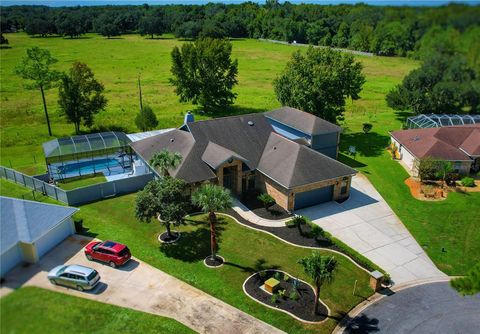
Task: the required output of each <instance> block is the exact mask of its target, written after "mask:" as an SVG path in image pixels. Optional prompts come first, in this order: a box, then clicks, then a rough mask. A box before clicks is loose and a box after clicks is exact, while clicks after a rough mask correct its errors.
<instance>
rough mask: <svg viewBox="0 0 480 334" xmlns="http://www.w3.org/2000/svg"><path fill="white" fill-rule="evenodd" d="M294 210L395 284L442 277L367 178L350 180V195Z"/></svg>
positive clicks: (359, 177) (361, 177)
mask: <svg viewBox="0 0 480 334" xmlns="http://www.w3.org/2000/svg"><path fill="white" fill-rule="evenodd" d="M295 213H297V214H301V215H305V216H307V217H310V218H311V219H312V220H313V221H314V222H315V223H316V224H318V225H319V226H321V227H322V228H323V229H325V230H326V231H328V232H330V233H332V234H333V236H335V237H336V238H338V239H340V240H342V241H343V242H345V243H346V244H347V245H349V246H350V247H352V248H353V249H355V250H356V251H358V252H360V253H361V254H363V255H364V256H365V257H367V258H369V259H370V260H372V261H373V262H374V263H376V264H377V265H379V266H380V267H382V268H383V269H384V270H386V271H387V272H388V273H389V274H390V275H391V277H392V280H393V282H394V284H397V285H398V284H406V283H408V284H410V283H414V282H418V281H424V280H428V279H433V278H445V277H446V275H445V274H444V273H442V272H441V271H440V270H438V269H437V267H436V266H435V264H434V263H433V262H432V261H431V260H430V258H429V257H428V256H427V254H426V253H425V252H424V250H423V249H422V247H420V245H419V244H418V243H417V241H416V240H415V239H414V238H413V236H412V235H411V234H410V233H409V232H408V230H407V228H406V227H405V226H404V225H403V224H402V222H401V221H400V220H399V219H398V217H397V216H396V215H395V213H394V212H393V211H392V209H391V208H390V207H389V206H388V204H387V203H386V202H385V200H384V199H383V198H382V196H381V195H380V194H379V193H378V192H377V190H376V189H375V188H374V187H373V185H372V184H371V183H370V181H368V179H367V178H366V177H365V176H363V175H361V174H359V175H356V176H355V177H354V178H353V180H352V190H351V196H350V198H349V199H348V200H347V201H345V202H344V203H342V204H338V203H336V202H329V203H324V204H320V205H316V206H313V207H310V208H306V209H302V210H298V211H296V212H295Z"/></svg>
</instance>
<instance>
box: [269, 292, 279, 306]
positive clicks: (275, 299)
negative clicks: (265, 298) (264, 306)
mask: <svg viewBox="0 0 480 334" xmlns="http://www.w3.org/2000/svg"><path fill="white" fill-rule="evenodd" d="M270 301H271V302H272V303H273V304H276V303H278V295H277V294H276V293H274V294H273V295H272V297H270Z"/></svg>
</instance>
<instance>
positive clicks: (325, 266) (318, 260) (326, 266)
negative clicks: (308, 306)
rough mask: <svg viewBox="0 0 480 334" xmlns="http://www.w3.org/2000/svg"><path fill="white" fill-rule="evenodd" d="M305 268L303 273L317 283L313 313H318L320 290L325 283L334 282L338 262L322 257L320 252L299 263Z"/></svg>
mask: <svg viewBox="0 0 480 334" xmlns="http://www.w3.org/2000/svg"><path fill="white" fill-rule="evenodd" d="M298 263H300V264H301V265H302V266H303V271H305V273H306V274H307V275H308V276H310V278H312V279H313V281H314V282H315V294H316V298H315V305H314V309H313V312H314V314H316V313H318V300H319V298H320V288H321V287H322V285H323V283H325V282H331V281H332V280H333V272H334V271H335V268H336V267H337V261H336V260H335V258H334V257H333V256H322V255H320V253H318V252H313V253H312V255H310V256H307V257H304V258H302V259H300V260H299V261H298Z"/></svg>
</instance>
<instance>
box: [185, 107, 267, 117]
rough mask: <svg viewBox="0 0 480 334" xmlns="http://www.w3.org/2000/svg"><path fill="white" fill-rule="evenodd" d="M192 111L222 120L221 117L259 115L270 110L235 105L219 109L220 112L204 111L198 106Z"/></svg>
mask: <svg viewBox="0 0 480 334" xmlns="http://www.w3.org/2000/svg"><path fill="white" fill-rule="evenodd" d="M192 111H193V113H194V114H198V115H208V116H211V117H213V118H220V117H227V116H238V115H245V114H257V113H261V112H265V111H268V109H266V108H252V107H246V106H238V105H234V106H230V107H227V108H224V109H218V110H213V111H209V112H205V111H203V109H202V107H201V106H198V107H196V108H195V109H193V110H192Z"/></svg>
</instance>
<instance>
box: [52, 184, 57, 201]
mask: <svg viewBox="0 0 480 334" xmlns="http://www.w3.org/2000/svg"><path fill="white" fill-rule="evenodd" d="M53 189H55V198H56V199H57V201H58V193H57V187H53Z"/></svg>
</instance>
